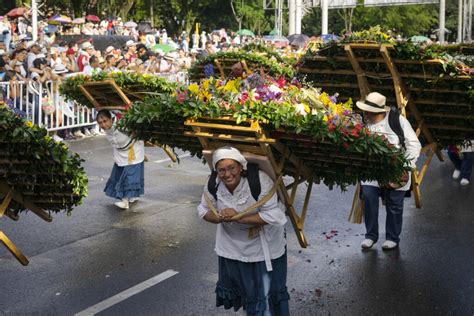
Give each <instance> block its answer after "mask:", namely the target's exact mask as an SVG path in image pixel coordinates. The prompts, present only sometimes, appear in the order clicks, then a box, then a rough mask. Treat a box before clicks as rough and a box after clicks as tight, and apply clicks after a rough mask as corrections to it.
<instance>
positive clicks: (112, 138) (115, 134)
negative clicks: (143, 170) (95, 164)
mask: <svg viewBox="0 0 474 316" xmlns="http://www.w3.org/2000/svg"><path fill="white" fill-rule="evenodd" d="M105 134H106V136H107V139H108V140H109V142H110V144H111V145H112V147H113V149H114V161H115V163H116V164H117V165H118V166H119V167H124V166H128V165H136V164H138V163H141V162H142V161H143V160H144V158H145V144H144V143H143V141H142V140H140V141H132V140H131V138H130V137H129V136H127V135H125V134H124V133H122V132H120V131H119V130H118V129H116V128H115V125H114V126H112V128H110V129H108V130H105ZM132 148H133V151H134V156H135V159H133V160H132V161H130V162H129V153H130V151H131V149H132Z"/></svg>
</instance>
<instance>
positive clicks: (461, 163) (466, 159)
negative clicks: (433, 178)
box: [448, 151, 474, 180]
mask: <svg viewBox="0 0 474 316" xmlns="http://www.w3.org/2000/svg"><path fill="white" fill-rule="evenodd" d="M448 156H449V159H450V160H451V161H452V162H453V164H454V168H456V169H458V170H459V171H461V179H467V180H469V179H470V178H471V173H472V165H473V164H474V152H470V153H462V159H461V158H460V157H459V155H458V154H456V153H452V152H449V151H448Z"/></svg>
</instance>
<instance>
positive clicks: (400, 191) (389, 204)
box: [356, 92, 421, 250]
mask: <svg viewBox="0 0 474 316" xmlns="http://www.w3.org/2000/svg"><path fill="white" fill-rule="evenodd" d="M385 103H386V98H385V96H383V95H382V94H380V93H378V92H372V93H369V94H368V95H367V97H366V99H365V100H364V101H358V102H357V103H356V105H357V107H358V108H359V109H361V110H362V111H363V114H364V119H365V121H366V123H367V127H368V129H369V130H370V131H371V132H374V133H378V134H381V135H384V136H385V137H387V140H388V142H389V143H390V144H392V145H394V146H396V147H397V148H402V147H404V151H405V157H406V158H407V159H408V160H409V161H410V165H409V166H407V167H410V168H411V169H414V168H415V167H416V165H415V163H416V160H417V159H418V157H419V156H420V151H421V144H420V141H419V140H418V137H417V136H416V133H415V131H414V130H413V128H412V127H411V125H410V123H409V122H408V120H407V119H406V118H405V117H403V116H401V115H400V125H401V127H402V130H403V134H404V139H405V141H404V144H400V139H399V137H398V135H397V134H396V133H395V132H394V131H393V130H392V129H391V128H390V125H389V121H388V118H389V115H390V107H389V106H387V105H386V104H385ZM399 182H400V183H399V184H389V185H390V187H389V188H386V189H385V190H384V199H385V209H386V212H387V218H386V224H385V232H386V235H385V238H386V240H385V242H384V243H383V244H382V249H383V250H392V249H395V248H398V245H399V243H400V233H401V232H402V222H403V202H404V198H405V194H406V191H408V190H410V185H411V172H408V173H407V174H406V175H404V179H401V180H400V181H399ZM380 190H381V188H380V185H379V184H378V182H377V181H366V182H362V200H363V205H364V220H365V227H366V230H367V233H366V234H365V239H364V240H363V241H362V243H361V247H362V248H363V249H368V248H371V247H372V246H373V245H374V243H376V242H377V240H378V238H379V227H378V222H379V219H378V215H379V197H380V192H381V191H380Z"/></svg>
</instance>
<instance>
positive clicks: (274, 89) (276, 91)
mask: <svg viewBox="0 0 474 316" xmlns="http://www.w3.org/2000/svg"><path fill="white" fill-rule="evenodd" d="M268 90H270V91H271V92H273V93H275V94H277V93H281V92H282V91H281V89H280V88H278V87H277V86H275V85H274V84H272V85H271V86H269V87H268Z"/></svg>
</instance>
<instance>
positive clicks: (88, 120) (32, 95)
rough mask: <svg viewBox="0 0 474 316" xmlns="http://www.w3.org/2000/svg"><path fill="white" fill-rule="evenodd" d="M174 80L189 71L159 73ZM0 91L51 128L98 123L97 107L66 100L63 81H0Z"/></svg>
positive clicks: (34, 119)
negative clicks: (62, 89) (62, 92)
mask: <svg viewBox="0 0 474 316" xmlns="http://www.w3.org/2000/svg"><path fill="white" fill-rule="evenodd" d="M154 75H155V76H158V77H161V78H165V79H167V80H168V81H170V82H179V83H187V82H188V75H187V73H186V72H178V73H155V74H154ZM0 94H1V95H3V99H5V100H6V101H7V104H9V105H10V106H11V107H13V108H14V109H16V111H17V112H18V113H20V114H22V115H25V116H26V118H27V119H28V120H29V121H31V122H33V124H35V125H39V126H42V127H44V128H46V129H47V130H48V131H57V130H63V129H71V128H78V127H83V126H91V127H92V126H93V125H95V124H96V122H95V120H94V118H95V110H94V109H89V108H87V107H85V106H82V105H79V104H77V103H76V102H73V101H66V100H65V98H64V96H62V95H61V94H60V93H59V83H58V82H57V81H48V82H45V83H43V84H41V83H36V82H33V81H16V82H0Z"/></svg>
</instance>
